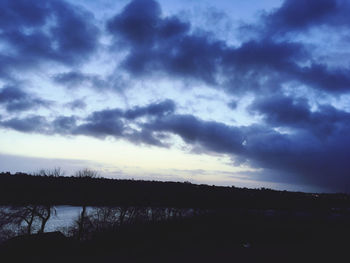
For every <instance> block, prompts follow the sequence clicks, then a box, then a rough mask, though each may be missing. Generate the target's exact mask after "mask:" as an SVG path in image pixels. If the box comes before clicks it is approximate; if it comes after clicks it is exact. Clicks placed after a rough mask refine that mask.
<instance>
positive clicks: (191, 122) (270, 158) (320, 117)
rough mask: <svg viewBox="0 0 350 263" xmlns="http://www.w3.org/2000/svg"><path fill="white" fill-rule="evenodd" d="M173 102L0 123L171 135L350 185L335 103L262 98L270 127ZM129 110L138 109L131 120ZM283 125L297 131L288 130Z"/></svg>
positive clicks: (59, 130)
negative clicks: (218, 118) (185, 110)
mask: <svg viewBox="0 0 350 263" xmlns="http://www.w3.org/2000/svg"><path fill="white" fill-rule="evenodd" d="M282 105H283V106H282ZM173 107H174V104H173V102H171V101H164V102H159V103H153V104H150V105H147V106H144V107H142V108H140V107H139V108H137V107H136V108H133V109H130V110H127V111H123V110H120V109H107V110H103V111H96V112H94V113H92V114H91V115H90V116H88V117H87V118H83V119H82V118H77V117H75V116H70V117H63V116H62V117H58V118H56V119H55V120H53V121H48V120H46V119H44V118H43V117H39V116H29V117H27V118H22V119H17V118H14V119H10V120H2V121H0V126H1V127H3V128H8V129H14V130H17V131H21V132H36V133H44V134H61V135H70V136H73V135H86V136H92V137H97V138H106V137H114V138H116V139H125V140H128V141H130V142H133V143H136V144H139V143H142V144H147V145H156V146H162V147H168V146H169V145H170V144H171V140H169V138H170V137H169V136H170V135H177V136H179V137H180V138H182V139H183V141H184V142H186V143H187V144H188V145H190V146H192V148H193V150H194V151H197V152H198V151H199V152H206V153H214V154H217V153H221V154H228V155H230V156H232V158H236V157H238V158H239V161H240V163H241V164H243V163H245V164H248V165H250V166H252V167H256V168H263V169H266V170H267V171H274V173H273V179H274V180H275V181H276V182H288V183H301V184H313V185H318V186H321V187H328V188H329V189H330V190H349V189H344V188H343V186H344V182H349V183H350V180H349V178H348V177H347V171H348V170H349V168H350V164H349V162H348V156H349V154H350V139H349V136H348V134H349V132H350V113H347V112H344V111H341V110H337V109H335V108H333V107H330V106H319V108H318V110H317V111H314V112H313V111H310V110H309V107H308V106H307V102H306V101H305V100H302V99H300V100H296V99H292V98H289V97H278V96H275V97H272V98H267V97H266V98H261V99H259V100H256V101H255V102H254V105H253V106H252V109H251V110H253V111H255V112H259V113H260V114H262V115H263V116H264V120H265V124H259V125H257V124H254V125H250V126H230V125H227V124H224V123H220V122H214V121H204V120H201V119H199V118H197V117H195V116H193V115H180V114H176V113H175V112H174V108H173ZM278 107H282V109H280V110H279V109H278ZM141 109H142V110H141ZM128 112H138V114H136V115H133V116H131V117H130V115H129V113H128ZM276 127H286V128H289V129H290V130H289V132H287V133H284V132H280V131H278V130H276V129H275V128H276ZM260 174H261V176H263V173H260ZM270 177H271V175H270ZM270 177H269V176H267V178H270ZM260 179H261V180H264V178H263V177H262V178H260Z"/></svg>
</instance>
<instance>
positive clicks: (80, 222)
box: [75, 168, 98, 240]
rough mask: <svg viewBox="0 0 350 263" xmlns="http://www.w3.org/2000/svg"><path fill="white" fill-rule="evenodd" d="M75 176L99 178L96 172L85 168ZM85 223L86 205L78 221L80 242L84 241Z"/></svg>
mask: <svg viewBox="0 0 350 263" xmlns="http://www.w3.org/2000/svg"><path fill="white" fill-rule="evenodd" d="M75 176H76V177H79V178H97V177H98V173H97V172H96V171H94V170H91V169H88V168H85V169H83V170H79V171H77V172H76V173H75ZM85 221H86V204H84V205H83V206H82V211H81V213H80V217H79V219H78V240H81V239H82V235H83V233H84V226H85Z"/></svg>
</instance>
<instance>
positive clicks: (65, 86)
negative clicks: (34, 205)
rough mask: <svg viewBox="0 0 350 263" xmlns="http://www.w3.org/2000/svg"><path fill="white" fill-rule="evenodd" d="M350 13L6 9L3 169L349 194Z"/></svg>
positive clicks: (0, 94)
mask: <svg viewBox="0 0 350 263" xmlns="http://www.w3.org/2000/svg"><path fill="white" fill-rule="evenodd" d="M214 3H215V5H214ZM349 14H350V2H349V1H347V0H284V1H283V0H237V1H220V0H218V1H215V2H213V1H199V0H197V1H194V0H190V1H188V0H186V1H185V0H183V1H178V0H176V1H175V0H171V1H165V0H164V1H158V2H157V1H153V0H135V1H131V2H130V1H124V0H121V1H112V0H96V1H94V0H89V1H85V0H84V1H83V0H79V1H76V0H71V1H60V0H57V1H56V0H50V1H35V0H32V1H29V0H2V1H0V170H1V171H11V172H17V171H23V172H35V171H37V170H39V169H41V168H53V167H58V166H59V167H61V168H62V169H63V170H65V171H66V172H67V174H68V175H69V174H71V173H73V172H74V171H76V170H78V169H81V168H85V167H89V168H92V169H96V170H98V171H100V173H101V174H102V175H103V176H106V177H114V178H135V179H151V180H174V181H191V182H193V183H206V184H216V185H235V186H246V187H269V188H274V189H287V190H301V191H327V192H328V191H345V192H350V177H349V176H350V174H349V171H350V161H349V157H350V136H349V134H350V100H349V99H350V96H349V90H350V74H349V67H350V64H349V62H350V45H349V42H350V30H349V28H350V27H349V26H350V19H349Z"/></svg>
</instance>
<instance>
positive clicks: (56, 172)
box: [36, 167, 65, 177]
mask: <svg viewBox="0 0 350 263" xmlns="http://www.w3.org/2000/svg"><path fill="white" fill-rule="evenodd" d="M36 175H41V176H53V177H60V176H64V175H65V172H64V171H63V170H62V169H61V168H60V167H55V168H53V169H41V170H39V172H37V173H36Z"/></svg>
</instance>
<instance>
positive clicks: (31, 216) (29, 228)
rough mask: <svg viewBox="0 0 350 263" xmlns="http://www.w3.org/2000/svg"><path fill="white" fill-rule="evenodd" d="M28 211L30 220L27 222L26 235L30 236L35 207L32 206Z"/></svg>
mask: <svg viewBox="0 0 350 263" xmlns="http://www.w3.org/2000/svg"><path fill="white" fill-rule="evenodd" d="M28 209H29V211H30V218H29V220H28V221H27V224H28V226H27V234H28V235H30V234H31V233H32V225H33V222H34V217H35V215H36V206H33V207H32V208H28Z"/></svg>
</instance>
